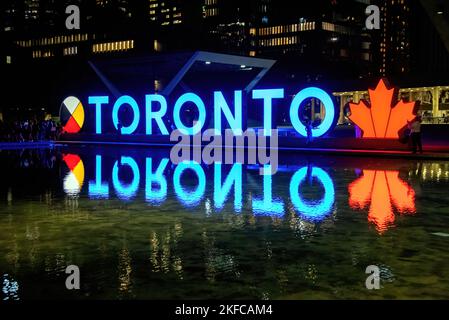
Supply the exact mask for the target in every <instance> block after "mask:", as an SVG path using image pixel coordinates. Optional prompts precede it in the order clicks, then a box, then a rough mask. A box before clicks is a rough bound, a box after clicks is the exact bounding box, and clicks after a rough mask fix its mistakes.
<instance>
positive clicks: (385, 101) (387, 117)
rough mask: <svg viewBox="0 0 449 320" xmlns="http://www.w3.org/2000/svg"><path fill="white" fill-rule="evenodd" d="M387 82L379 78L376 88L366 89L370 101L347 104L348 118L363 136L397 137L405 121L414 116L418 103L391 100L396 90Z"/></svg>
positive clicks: (405, 123)
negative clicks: (389, 86) (349, 112)
mask: <svg viewBox="0 0 449 320" xmlns="http://www.w3.org/2000/svg"><path fill="white" fill-rule="evenodd" d="M387 83H388V81H387V80H386V79H381V80H380V81H379V84H378V85H377V87H376V89H374V90H372V89H369V90H368V92H369V97H370V102H371V103H369V102H367V101H366V100H360V102H359V103H357V104H356V103H350V104H349V107H350V110H351V115H350V116H349V119H351V121H352V122H354V124H355V125H356V126H358V127H359V128H360V129H361V130H362V131H363V135H362V137H363V138H381V139H397V138H399V132H400V131H401V130H402V129H404V127H405V126H406V125H407V122H408V121H412V120H413V119H414V118H415V117H416V111H417V107H418V105H419V104H418V103H417V102H414V101H413V102H404V101H403V100H400V101H399V102H397V101H395V100H393V98H394V97H397V93H398V91H397V89H395V88H391V89H389V88H388V87H387ZM394 103H396V104H394Z"/></svg>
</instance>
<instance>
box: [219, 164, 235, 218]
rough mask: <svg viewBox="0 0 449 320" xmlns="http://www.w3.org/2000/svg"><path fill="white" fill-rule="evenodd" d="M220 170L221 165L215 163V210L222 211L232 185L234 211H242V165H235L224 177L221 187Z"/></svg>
mask: <svg viewBox="0 0 449 320" xmlns="http://www.w3.org/2000/svg"><path fill="white" fill-rule="evenodd" d="M221 168H222V165H221V163H219V162H216V163H215V165H214V203H215V208H217V209H222V208H223V205H224V203H225V201H226V198H227V197H228V194H229V191H231V187H232V185H234V209H235V211H237V212H240V211H241V210H242V164H241V163H235V164H234V165H233V166H232V169H231V171H230V172H229V174H228V176H227V177H226V180H225V182H224V183H223V186H222V185H221Z"/></svg>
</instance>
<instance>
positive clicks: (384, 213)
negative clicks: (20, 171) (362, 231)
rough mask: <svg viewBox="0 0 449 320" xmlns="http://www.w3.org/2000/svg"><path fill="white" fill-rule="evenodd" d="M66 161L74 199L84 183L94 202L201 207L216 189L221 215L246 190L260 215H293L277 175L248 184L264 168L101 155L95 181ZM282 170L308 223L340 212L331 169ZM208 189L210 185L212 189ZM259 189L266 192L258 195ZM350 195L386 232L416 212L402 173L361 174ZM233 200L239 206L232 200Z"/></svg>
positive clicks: (74, 158) (237, 207)
mask: <svg viewBox="0 0 449 320" xmlns="http://www.w3.org/2000/svg"><path fill="white" fill-rule="evenodd" d="M63 160H64V162H65V163H66V164H67V166H68V168H69V169H70V170H69V172H68V173H67V175H66V176H65V178H64V190H65V192H66V193H67V194H68V195H69V196H71V197H77V196H78V195H79V194H80V193H81V190H82V188H83V185H85V183H84V181H87V182H88V183H87V184H86V185H85V186H86V188H87V193H88V196H89V197H90V198H91V199H108V198H109V197H110V195H111V193H114V194H115V195H116V196H117V197H118V198H119V199H121V200H125V201H127V200H130V199H133V198H134V197H136V196H137V195H138V192H139V190H143V192H144V197H145V200H146V201H147V202H148V203H150V204H151V205H155V206H159V205H162V204H163V203H164V202H165V201H166V199H167V197H168V194H170V193H171V192H173V193H174V195H175V196H176V198H177V199H178V200H179V201H180V203H181V204H182V205H183V206H185V207H196V206H198V205H200V204H201V201H202V200H204V199H205V198H208V197H209V195H208V194H207V190H213V195H212V196H213V204H211V206H213V207H214V208H215V209H216V210H217V211H220V210H222V209H223V208H224V206H225V204H226V203H228V202H229V203H230V205H231V206H233V209H234V211H235V212H237V213H239V212H241V211H242V209H243V202H244V199H243V198H244V194H243V192H244V191H245V192H246V193H247V194H248V195H249V197H250V198H249V199H250V200H251V206H252V211H253V213H254V214H255V215H272V216H283V215H284V213H285V212H286V211H287V208H286V207H285V202H284V201H283V199H282V198H281V197H280V196H279V195H276V194H275V192H274V191H273V177H274V176H272V175H264V176H262V177H258V178H256V180H255V182H256V187H254V184H248V183H244V180H246V178H248V177H249V176H250V175H249V173H248V169H249V170H251V169H257V168H258V167H259V166H245V165H242V164H241V163H234V164H233V165H224V164H222V163H218V162H217V163H214V164H213V165H212V166H202V165H200V164H198V163H196V162H194V161H190V162H183V163H179V164H178V165H174V164H173V163H171V162H170V160H169V159H168V158H158V159H156V158H152V157H147V158H143V160H141V158H140V157H139V158H135V157H132V156H124V155H121V156H117V157H116V158H114V159H113V161H112V163H110V161H106V160H105V159H104V156H102V155H96V156H95V165H94V170H93V172H92V174H91V176H90V177H86V174H85V171H86V167H85V164H84V162H83V160H82V159H81V158H80V157H79V156H78V155H74V154H68V155H65V156H64V157H63ZM266 167H268V166H266ZM267 169H269V168H267ZM280 169H281V171H282V172H283V173H285V172H291V175H290V179H289V182H288V183H287V190H288V191H289V202H290V203H291V204H292V205H293V206H292V208H294V209H295V211H296V212H297V213H298V214H299V215H300V216H301V217H302V218H304V219H306V220H309V221H314V222H317V221H321V220H323V219H324V218H326V217H327V216H329V214H330V213H331V212H333V211H334V210H336V204H335V201H336V199H335V186H334V182H333V179H332V177H331V176H330V175H329V173H328V172H327V171H326V170H324V169H322V168H320V167H319V166H314V165H309V166H299V167H298V166H296V167H285V166H280ZM186 176H189V177H190V178H192V177H193V180H194V181H195V182H194V183H193V185H192V180H186ZM207 184H210V185H209V187H207ZM258 185H260V186H261V190H257V189H258ZM244 187H245V189H246V190H244V189H243V188H244ZM310 187H319V188H320V191H319V194H318V195H317V199H314V200H311V199H307V197H305V196H304V195H305V194H306V193H307V188H310ZM170 189H171V190H170ZM348 191H349V206H350V208H352V209H354V210H360V209H364V208H369V209H368V211H369V212H368V221H369V222H371V223H373V224H374V225H375V226H376V229H377V230H378V231H379V232H380V233H383V232H384V231H385V230H386V229H387V228H388V227H389V226H390V225H392V224H393V223H394V220H395V219H394V212H397V213H399V214H401V215H404V214H414V213H416V207H415V192H414V190H413V188H412V187H411V186H410V185H409V184H408V183H407V182H405V181H404V180H402V179H401V178H400V177H399V171H395V170H392V171H388V170H363V171H360V176H359V178H357V179H356V180H354V181H353V182H352V183H350V184H349V186H348ZM232 197H233V200H234V201H233V202H232V200H230V199H232ZM245 199H246V198H245Z"/></svg>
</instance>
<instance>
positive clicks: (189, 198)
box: [173, 161, 206, 206]
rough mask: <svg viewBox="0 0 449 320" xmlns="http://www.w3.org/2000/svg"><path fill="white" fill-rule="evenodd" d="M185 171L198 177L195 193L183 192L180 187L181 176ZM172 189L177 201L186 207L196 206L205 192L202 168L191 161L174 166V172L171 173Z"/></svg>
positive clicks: (204, 178) (204, 176) (204, 177)
mask: <svg viewBox="0 0 449 320" xmlns="http://www.w3.org/2000/svg"><path fill="white" fill-rule="evenodd" d="M186 169H191V170H193V171H194V172H195V174H196V176H197V177H198V186H197V187H196V189H195V191H193V192H189V191H185V190H184V188H183V187H182V186H181V175H182V173H183V172H184V170H186ZM173 187H174V189H175V193H176V195H177V197H178V199H179V200H180V201H181V202H182V203H183V204H185V205H186V206H195V205H197V204H198V203H199V202H200V201H201V199H202V198H203V196H204V192H205V190H206V175H205V174H204V171H203V168H201V166H200V165H199V164H198V163H196V162H193V161H189V162H182V163H180V164H178V165H177V166H176V169H175V172H174V173H173Z"/></svg>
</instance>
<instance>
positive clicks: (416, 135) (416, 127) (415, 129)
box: [408, 116, 422, 154]
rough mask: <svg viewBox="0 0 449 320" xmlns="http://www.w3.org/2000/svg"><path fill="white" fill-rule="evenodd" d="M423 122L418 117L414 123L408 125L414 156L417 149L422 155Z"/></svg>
mask: <svg viewBox="0 0 449 320" xmlns="http://www.w3.org/2000/svg"><path fill="white" fill-rule="evenodd" d="M421 122H422V118H421V116H416V118H415V119H414V120H413V121H411V122H409V123H408V127H409V129H410V137H411V139H412V145H413V153H414V154H415V153H416V151H417V149H419V153H422V141H421Z"/></svg>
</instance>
